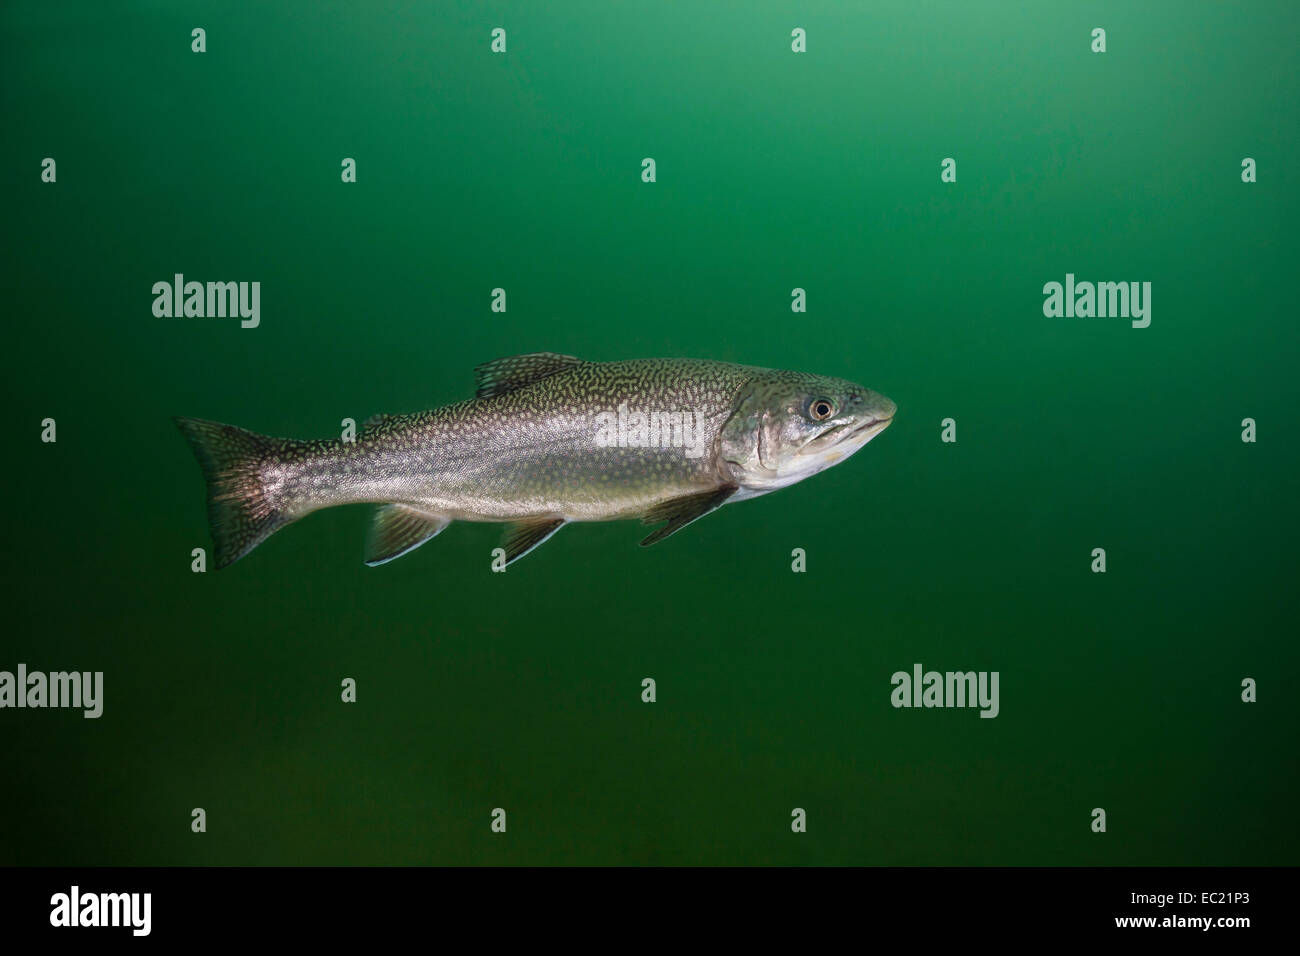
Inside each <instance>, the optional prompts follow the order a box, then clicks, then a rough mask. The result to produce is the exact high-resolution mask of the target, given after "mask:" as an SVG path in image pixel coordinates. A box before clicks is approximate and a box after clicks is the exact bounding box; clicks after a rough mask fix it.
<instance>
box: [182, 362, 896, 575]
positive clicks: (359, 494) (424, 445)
mask: <svg viewBox="0 0 1300 956" xmlns="http://www.w3.org/2000/svg"><path fill="white" fill-rule="evenodd" d="M475 371H476V373H477V375H478V393H477V394H476V395H475V397H474V398H472V399H470V400H469V401H465V402H459V403H457V404H455V405H447V406H445V407H443V408H438V409H434V410H433V411H428V412H420V413H418V414H413V415H377V416H375V417H373V418H370V419H368V420H367V421H366V422H364V423H363V425H362V427H361V430H360V431H359V432H358V433H357V435H356V437H355V440H352V441H344V440H342V439H334V440H328V441H294V440H290V439H280V438H268V437H266V436H264V435H258V434H255V433H253V432H250V431H245V430H244V429H242V428H236V427H234V426H233V425H222V424H219V423H217V422H210V421H201V420H198V419H193V418H177V419H176V422H177V424H178V425H179V426H180V428H181V431H182V432H183V433H184V434H185V437H186V438H187V439H189V442H190V445H191V446H192V447H193V449H194V453H195V455H196V456H197V457H198V460H199V464H200V466H201V467H202V469H203V476H204V478H205V479H206V480H207V485H208V518H209V522H210V524H211V528H212V537H213V540H214V542H215V546H216V547H215V555H214V557H215V562H216V566H217V567H219V568H223V567H226V566H227V565H229V564H232V563H233V562H235V561H238V560H239V559H240V558H242V557H243V556H244V555H246V554H248V552H250V551H252V550H253V548H255V547H257V545H259V544H260V543H262V542H263V541H265V540H266V539H267V537H269V536H270V535H271V534H272V533H274V532H275V531H277V530H279V529H280V528H282V527H284V526H285V525H287V524H289V523H290V522H293V521H296V520H298V519H299V518H301V517H303V516H304V515H307V514H310V513H311V512H313V511H318V510H320V509H321V508H330V507H333V506H335V505H346V504H355V503H358V502H372V503H375V504H378V505H379V510H378V512H377V514H376V515H375V519H374V523H373V525H372V526H371V532H370V536H369V541H368V543H367V546H366V555H365V561H366V563H367V564H370V565H378V564H384V563H385V562H388V561H391V560H393V559H394V558H398V557H401V556H402V555H404V554H406V553H408V552H409V551H412V550H414V549H415V548H417V547H419V546H420V545H422V544H424V543H425V542H426V541H428V540H429V539H430V538H432V537H433V536H434V535H436V534H438V533H439V532H440V531H442V530H443V529H444V528H446V527H447V525H449V524H450V523H451V522H453V521H497V522H505V523H507V528H506V534H505V541H504V543H503V545H502V547H503V548H504V549H505V561H506V563H507V564H508V563H510V562H511V561H515V560H518V559H519V558H521V557H523V556H524V555H525V554H527V553H528V552H530V551H532V550H533V549H534V548H536V547H537V546H538V545H540V544H541V543H542V542H544V541H545V540H546V539H547V538H549V537H550V536H551V535H553V534H554V533H555V532H556V531H557V530H559V529H560V527H561V526H563V525H565V524H567V523H569V522H571V521H609V520H613V519H618V518H640V519H641V521H642V522H643V523H645V524H654V523H658V522H663V524H662V526H661V527H659V528H658V529H656V530H655V531H653V532H652V533H651V534H650V535H648V536H647V537H646V538H645V539H644V540H643V541H642V542H641V544H642V545H651V544H654V543H655V542H657V541H662V540H663V539H664V538H666V537H668V536H669V535H670V534H673V533H674V532H676V531H678V530H680V529H681V528H683V527H685V526H686V525H688V524H690V523H691V522H692V521H695V520H696V519H697V518H701V517H703V516H704V515H706V514H708V513H709V512H711V511H713V510H715V509H716V508H719V507H721V506H722V505H723V504H726V503H728V502H732V501H743V500H744V499H746V498H754V497H757V496H758V495H763V494H767V493H768V492H770V491H775V490H776V489H778V488H784V487H785V486H787V485H792V484H794V483H795V482H797V481H802V480H803V479H805V478H807V477H809V476H810V475H815V474H816V473H817V472H819V471H821V470H823V469H824V468H828V467H830V466H831V465H834V464H837V463H838V462H841V461H843V460H844V459H846V458H848V457H849V456H850V455H852V454H853V453H854V452H856V451H857V450H858V449H860V448H861V447H862V446H863V445H865V444H866V443H867V442H869V441H870V440H871V439H872V438H874V437H875V436H876V435H878V434H880V432H881V431H883V430H884V429H885V428H886V427H888V425H889V423H890V422H891V421H892V420H893V417H894V412H895V409H896V407H895V405H894V403H893V402H892V401H890V400H889V399H888V398H885V397H884V396H883V395H879V394H877V393H876V392H873V391H871V390H870V389H868V388H863V387H862V386H861V385H855V384H853V383H852V382H847V381H844V380H843V379H838V378H826V377H824V376H820V375H806V374H803V373H801V372H782V371H775V370H772V369H763V368H750V367H748V366H743V365H730V364H728V363H725V362H707V361H697V360H694V359H648V360H640V361H629V362H584V361H582V360H581V359H577V358H574V357H572V356H569V355H556V354H554V353H552V352H537V353H533V354H530V355H516V356H513V357H511V358H504V359H500V360H498V361H495V362H489V363H487V364H486V365H481V366H479V367H478V368H477V369H475Z"/></svg>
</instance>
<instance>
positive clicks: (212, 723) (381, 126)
mask: <svg viewBox="0 0 1300 956" xmlns="http://www.w3.org/2000/svg"><path fill="white" fill-rule="evenodd" d="M196 26H202V27H204V28H205V29H206V31H207V44H208V52H206V53H204V54H202V55H198V54H194V53H192V52H191V51H190V30H191V28H193V27H196ZM496 26H503V27H505V28H506V29H507V30H508V53H507V54H505V55H503V56H498V55H493V54H492V53H491V52H490V51H489V39H490V37H489V33H490V30H491V29H492V28H493V27H496ZM1095 26H1103V27H1105V28H1106V30H1107V32H1108V52H1106V53H1105V54H1104V55H1098V54H1093V53H1091V52H1090V50H1089V45H1090V37H1089V34H1090V31H1091V29H1092V28H1093V27H1095ZM0 27H2V30H0V44H2V46H0V76H2V77H3V84H2V85H0V102H3V119H4V130H5V135H4V145H3V147H2V148H0V159H2V160H3V164H2V166H0V175H2V176H3V181H4V186H5V190H4V196H5V203H4V205H5V215H4V222H5V229H4V242H5V247H4V263H5V265H4V269H3V276H4V293H5V295H4V301H5V312H6V321H5V329H6V346H7V347H6V354H7V359H8V363H7V364H8V368H7V369H6V374H5V376H4V400H5V411H6V417H7V420H8V421H9V423H10V435H9V441H8V443H7V446H8V450H7V452H6V467H5V475H6V478H5V489H6V497H7V499H8V504H9V507H8V508H7V509H6V510H7V515H6V527H7V547H6V548H5V549H4V558H3V561H4V566H3V570H4V581H5V590H6V592H7V594H6V611H7V613H6V615H5V624H4V636H3V638H0V669H9V670H12V669H13V668H14V667H15V666H16V665H17V664H18V663H19V662H23V663H26V664H27V665H28V667H29V668H31V669H34V670H47V671H50V670H62V669H79V670H102V671H103V672H104V673H105V712H104V716H103V717H102V718H100V719H99V720H85V719H82V718H81V716H80V715H79V714H78V713H76V712H68V711H28V710H23V711H14V710H6V711H3V712H0V759H2V760H3V765H4V767H5V771H4V774H3V786H0V820H2V821H3V823H4V830H5V836H4V839H3V840H0V863H19V864H35V863H50V864H135V863H150V864H157V863H200V864H237V863H253V864H287V863H364V864H372V863H397V864H413V863H503V864H538V863H558V864H573V863H615V864H630V863H687V864H714V863H786V864H788V863H817V864H912V863H915V864H1109V863H1118V864H1178V863H1190V864H1199V863H1217V864H1239V863H1268V864H1280V863H1288V864H1294V863H1296V862H1298V854H1297V847H1298V841H1297V825H1296V814H1295V807H1296V803H1297V796H1300V792H1298V791H1300V788H1298V786H1297V783H1298V774H1297V754H1296V739H1297V737H1296V732H1297V729H1298V727H1297V710H1296V703H1295V701H1296V693H1297V689H1298V688H1297V680H1296V675H1297V664H1298V663H1300V662H1298V660H1297V652H1296V642H1295V638H1296V630H1297V629H1296V617H1297V603H1298V602H1297V590H1296V582H1297V571H1298V570H1300V568H1298V566H1297V565H1298V561H1297V557H1296V544H1295V541H1296V530H1297V527H1298V526H1300V521H1298V519H1300V505H1297V501H1296V494H1295V491H1296V481H1295V474H1296V466H1297V457H1298V456H1297V447H1298V445H1297V424H1296V416H1295V394H1296V367H1297V362H1296V359H1297V353H1298V351H1300V350H1298V349H1297V345H1298V342H1297V332H1296V322H1297V315H1296V305H1295V301H1296V300H1295V278H1294V277H1295V263H1296V259H1297V239H1296V228H1295V224H1296V221H1297V202H1296V200H1297V195H1300V193H1298V191H1297V173H1296V166H1295V157H1296V156H1297V155H1300V137H1298V136H1297V127H1296V122H1295V120H1296V113H1295V106H1296V102H1297V85H1298V84H1297V75H1296V67H1297V50H1296V44H1295V36H1296V34H1297V28H1298V27H1300V8H1298V7H1297V6H1296V5H1295V4H1294V3H1291V2H1252V3H1248V4H1245V5H1229V4H1219V3H1208V2H1193V3H1186V2H1179V3H1173V2H1159V3H1155V2H1152V3H1144V4H1136V5H1135V4H1127V3H1095V4H1089V5H1086V6H1084V5H1077V4H1076V5H1054V4H1034V3H1013V2H1002V3H991V2H990V3H980V4H970V3H956V2H952V3H918V2H914V0H909V2H901V0H900V2H885V3H872V4H865V3H864V4H847V3H806V4H799V5H796V6H793V7H792V6H790V5H787V4H779V3H770V2H765V3H754V2H746V3H739V2H737V3H608V2H586V3H575V2H564V3H558V2H556V3H546V4H536V3H531V4H530V3H488V4H456V5H452V4H445V3H443V4H432V3H405V4H396V3H378V2H376V3H367V4H364V5H362V4H341V3H326V4H284V3H256V4H254V3H237V4H232V5H222V6H211V5H207V4H197V3H170V2H169V3H161V2H157V3H132V4H126V5H122V6H121V7H120V8H116V7H112V6H108V5H103V4H92V3H76V4H74V3H67V4H43V3H35V2H20V3H11V4H6V5H5V7H4V8H3V11H0ZM794 27H803V28H804V29H806V30H807V34H808V52H807V53H806V54H803V55H796V54H793V53H792V52H791V51H790V31H791V30H792V29H793V28H794ZM46 156H50V157H54V158H55V159H56V160H57V163H58V182H57V183H56V184H53V185H50V184H44V183H42V182H40V177H39V171H40V162H41V160H42V158H44V157H46ZM647 156H650V157H654V158H655V159H656V161H657V164H658V182H657V183H655V184H652V185H648V184H644V183H642V182H641V179H640V170H641V160H642V158H644V157H647ZM949 156H951V157H954V158H956V160H957V163H958V181H957V183H956V184H943V183H941V182H940V180H939V172H940V160H941V159H943V158H944V157H949ZM1245 156H1251V157H1254V158H1255V159H1256V160H1257V161H1258V164H1259V182H1258V183H1256V184H1253V185H1248V184H1243V183H1242V182H1241V180H1240V163H1241V160H1242V158H1243V157H1245ZM343 157H354V158H355V159H356V160H357V163H358V182H357V183H355V184H351V185H345V184H343V183H341V182H340V176H339V172H340V161H341V159H342V158H343ZM176 272H183V273H184V274H185V275H186V276H187V277H188V278H192V279H197V280H200V281H207V280H258V281H260V282H261V283H262V324H261V327H260V328H258V329H255V330H241V329H240V328H239V327H238V323H237V322H235V321H233V320H219V319H157V318H154V316H153V315H152V312H151V305H152V295H151V292H150V290H151V286H152V284H153V283H154V282H156V281H159V280H169V279H170V278H171V276H172V275H173V274H174V273H176ZM1066 272H1073V273H1075V274H1076V275H1077V276H1078V277H1079V278H1080V279H1091V280H1146V281H1150V282H1152V283H1153V296H1152V306H1153V310H1152V323H1151V326H1150V328H1148V329H1145V330H1138V329H1133V328H1130V327H1129V325H1128V323H1127V322H1124V321H1122V320H1097V319H1093V320H1087V319H1074V320H1066V319H1047V318H1044V316H1043V314H1042V293H1041V289H1042V286H1043V283H1045V282H1048V281H1051V280H1057V281H1061V280H1063V279H1064V276H1065V273H1066ZM498 286H500V287H504V288H505V289H506V290H507V293H508V297H509V298H508V303H509V310H508V312H506V313H505V314H494V313H492V312H491V311H490V310H489V295H490V291H491V290H492V289H493V288H495V287H498ZM795 287H801V288H805V289H806V290H807V292H808V312H807V313H806V314H803V315H799V314H793V313H792V312H791V310H790V293H791V290H792V289H793V288H795ZM543 349H545V350H554V351H559V352H566V353H571V354H575V355H579V356H582V357H584V358H588V359H593V360H612V359H621V358H636V357H653V356H693V357H702V358H713V359H719V360H729V361H735V362H742V363H747V364H754V365H767V366H773V367H783V368H795V369H800V370H804V371H811V372H819V373H824V374H830V375H839V376H844V377H847V378H851V379H854V380H857V381H861V382H864V383H866V384H867V385H869V386H871V387H873V388H875V389H878V390H879V391H882V392H884V393H885V394H887V395H889V396H891V397H892V398H894V399H895V400H896V401H897V402H898V405H899V408H900V412H899V415H898V418H897V420H896V422H895V424H894V425H893V427H891V428H890V429H889V430H888V431H886V432H885V433H884V434H883V435H881V436H880V437H879V438H878V439H876V440H875V441H874V442H873V443H872V444H871V445H869V446H868V447H867V448H866V449H865V450H864V451H863V452H861V453H860V454H859V455H858V456H857V457H855V458H854V459H853V460H851V461H850V462H848V463H846V464H844V465H842V466H840V467H837V468H834V469H832V470H830V471H828V472H826V473H824V474H822V475H820V476H818V477H816V478H815V479H813V480H810V481H808V482H806V483H804V484H800V485H798V486H796V487H794V488H791V489H788V490H785V491H782V492H780V493H779V494H776V495H771V496H768V497H766V498H763V499H760V500H757V501H751V502H746V503H743V504H739V505H736V506H734V507H728V508H724V509H723V510H722V511H720V512H719V513H717V514H715V515H713V516H711V517H709V518H708V519H707V520H705V521H702V522H701V523H699V524H698V525H695V526H694V527H692V528H690V529H688V530H687V531H685V532H683V533H681V534H680V535H678V536H675V537H673V538H672V539H670V540H669V541H667V542H665V543H663V544H661V545H658V546H656V547H654V548H651V549H640V548H638V547H637V546H636V542H637V540H638V539H639V537H640V536H641V534H642V533H643V531H642V530H641V529H640V528H638V527H636V526H635V525H631V524H627V523H610V524H602V525H584V526H575V527H570V528H566V529H564V531H562V532H561V533H560V534H558V535H557V536H556V537H555V538H553V539H552V540H551V541H550V542H549V543H547V544H546V545H545V546H544V547H543V548H542V549H540V550H539V551H537V552H536V553H534V554H533V555H531V556H530V557H528V558H527V559H526V560H525V561H523V562H521V563H519V564H518V565H515V566H512V567H511V568H510V570H509V572H508V573H506V574H493V573H491V572H490V570H489V552H490V550H491V549H492V548H493V547H495V546H496V545H497V543H498V536H499V529H497V528H496V527H494V526H489V525H464V524H460V525H455V526H453V527H452V528H451V529H449V530H448V531H447V532H445V533H444V534H443V535H442V536H441V537H440V538H439V539H438V540H437V541H436V542H433V543H432V544H430V545H429V546H427V547H425V548H423V549H421V550H419V551H418V552H415V553H414V554H412V555H410V556H409V557H406V558H404V559H402V560H401V561H398V562H396V563H394V564H391V565H388V566H386V567H383V568H381V569H377V570H376V569H369V568H366V567H364V566H363V565H362V563H361V560H360V558H361V547H362V542H363V540H364V535H365V528H366V525H367V522H368V518H369V509H367V508H362V507H356V508H347V509H340V510H336V511H332V512H326V513H323V514H320V515H314V516H312V517H311V518H309V519H307V520H305V521H303V522H302V523H301V524H299V525H296V526H294V527H292V528H290V529H288V530H287V531H284V532H282V533H280V534H278V535H276V536H275V537H274V538H272V539H271V540H270V541H269V542H268V543H267V544H265V545H264V546H262V547H261V548H260V549H259V550H258V551H257V552H255V553H254V554H253V555H252V556H251V557H250V558H248V559H246V560H244V561H243V562H241V563H239V564H238V565H236V566H234V567H233V568H231V569H229V570H227V571H223V572H220V573H208V574H202V575H200V574H193V573H191V571H190V557H189V556H190V549H191V548H194V547H198V546H204V547H206V546H208V545H209V539H208V536H207V529H206V522H205V516H204V507H203V491H202V486H201V481H200V477H199V473H198V469H197V467H196V466H195V463H194V461H193V459H192V457H191V455H190V452H189V451H188V449H187V448H186V446H185V443H184V441H183V440H182V439H181V437H180V435H179V434H177V433H176V431H175V429H174V427H173V425H172V424H171V421H170V416H172V415H177V414H183V415H192V416H198V417H205V418H215V419H218V420H221V421H229V422H233V423H236V424H240V425H243V426H246V427H249V428H253V429H255V430H258V431H263V432H267V433H271V434H276V435H290V436H297V437H313V436H328V435H334V434H337V432H338V427H339V422H340V420H341V419H342V418H344V417H353V418H355V419H357V420H358V421H359V420H361V419H363V418H365V417H366V416H368V415H370V414H372V413H375V412H405V411H415V410H419V409H423V408H429V407H434V406H437V405H440V404H445V403H447V402H451V401H456V400H460V399H462V398H464V397H466V396H467V395H468V394H470V392H471V389H472V372H471V370H472V368H473V367H474V366H475V365H477V364H479V363H481V362H483V361H486V360H489V359H492V358H496V357H499V356H503V355H510V354H515V353H520V352H527V351H534V350H543ZM47 416H50V417H53V418H55V419H56V420H57V422H58V442H57V444H53V445H47V444H42V443H41V442H40V441H39V422H40V421H41V419H43V418H45V417H47ZM949 416H951V417H953V418H955V419H956V421H957V423H958V426H957V427H958V439H959V440H958V442H957V443H956V444H944V443H941V442H940V440H939V433H940V428H939V423H940V421H941V420H942V419H944V418H946V417H949ZM1248 416H1249V417H1252V418H1255V419H1256V420H1257V421H1258V428H1259V441H1258V442H1257V443H1255V444H1244V443H1243V442H1242V441H1241V440H1240V422H1241V420H1242V419H1243V418H1245V417H1248ZM796 547H799V548H804V549H806V551H807V554H808V571H807V573H806V574H802V575H799V574H793V573H791V570H790V553H791V550H792V549H793V548H796ZM1094 547H1104V548H1106V550H1107V554H1108V571H1107V573H1106V574H1104V575H1098V574H1092V573H1090V571H1089V564H1090V561H1091V557H1090V554H1091V551H1092V549H1093V548H1094ZM916 662H921V663H922V664H924V665H925V666H926V667H927V668H937V669H940V670H965V669H974V670H996V671H999V672H1000V674H1001V714H1000V716H999V717H997V719H995V720H982V719H979V718H978V717H977V714H976V712H975V711H973V710H919V711H918V710H896V709H894V708H892V707H891V706H890V703H889V692H890V690H891V687H890V683H889V678H890V675H891V674H892V673H893V672H894V671H896V670H910V669H911V667H912V665H913V664H914V663H916ZM344 677H353V678H355V679H356V680H357V682H358V688H359V690H358V698H359V699H358V702H357V703H356V704H353V705H345V704H343V703H341V702H340V700H339V682H340V681H341V680H342V678H344ZM644 677H653V678H655V680H656V681H657V682H658V702H657V703H655V704H653V705H650V704H645V703H642V702H641V699H640V689H641V680H642V678H644ZM1245 677H1252V678H1255V679H1256V680H1257V681H1258V682H1259V701H1258V703H1255V704H1253V705H1247V704H1243V703H1242V702H1241V701H1240V699H1239V695H1240V682H1241V680H1242V679H1243V678H1245ZM194 807H203V808H204V809H205V810H206V811H207V814H208V831H207V833H205V834H201V835H199V834H194V833H192V832H191V831H190V826H189V824H190V811H191V808H194ZM495 807H503V808H505V809H506V810H507V812H508V814H509V817H508V820H509V829H508V832H507V833H506V834H504V835H495V834H493V833H491V832H490V829H489V814H490V812H491V810H492V809H493V808H495ZM795 807H802V808H804V809H806V811H807V813H808V832H807V833H805V834H800V835H797V834H794V833H792V832H791V829H790V814H791V810H792V808H795ZM1094 807H1104V808H1105V809H1106V811H1107V813H1108V832H1107V833H1105V834H1104V835H1099V834H1095V833H1093V832H1091V830H1090V822H1091V816H1090V814H1091V811H1092V809H1093V808H1094Z"/></svg>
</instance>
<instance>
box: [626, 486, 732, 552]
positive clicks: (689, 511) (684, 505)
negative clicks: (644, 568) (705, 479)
mask: <svg viewBox="0 0 1300 956" xmlns="http://www.w3.org/2000/svg"><path fill="white" fill-rule="evenodd" d="M737 490H738V489H737V486H736V485H722V486H720V487H718V488H711V489H710V490H708V491H701V492H699V493H698V494H694V495H683V496H682V497H680V498H672V499H670V500H668V501H665V502H663V503H662V504H658V505H655V506H654V507H653V508H651V509H650V510H649V511H647V512H646V513H645V514H644V515H642V516H641V523H642V524H654V523H655V522H656V521H664V520H667V522H668V523H667V524H665V525H664V526H663V527H662V528H656V529H655V530H654V531H652V532H650V533H649V534H648V535H646V536H645V537H644V538H643V539H642V540H641V547H643V548H648V547H650V545H652V544H655V543H657V542H659V541H662V540H663V539H664V538H666V537H668V536H669V535H670V534H674V533H676V532H678V531H680V530H681V529H682V528H685V527H686V526H687V525H688V524H690V523H691V522H692V521H695V520H697V519H699V518H703V517H704V516H705V515H706V514H708V513H709V512H710V511H716V510H717V509H718V508H720V507H722V505H723V504H724V503H725V502H726V500H727V499H728V498H730V497H731V496H732V495H734V494H735V493H736V491H737Z"/></svg>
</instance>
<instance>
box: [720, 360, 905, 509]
mask: <svg viewBox="0 0 1300 956" xmlns="http://www.w3.org/2000/svg"><path fill="white" fill-rule="evenodd" d="M897 410H898V406H896V405H895V404H894V403H893V402H892V401H891V400H890V399H888V398H886V397H885V396H884V395H881V394H880V393H879V392H874V391H872V390H871V389H869V388H866V387H864V386H862V385H858V384H856V383H854V382H850V381H847V380H845V379H842V378H828V377H826V376H823V375H806V374H803V373H800V372H780V371H774V370H762V371H760V372H758V373H757V374H756V375H755V376H754V377H753V378H752V379H751V380H750V381H749V382H748V383H747V385H746V387H745V388H744V389H743V390H742V392H741V397H740V400H739V402H738V403H737V406H736V410H735V411H734V412H733V413H732V415H731V417H730V418H729V419H728V420H727V423H726V425H724V426H723V429H722V434H721V439H720V448H719V450H720V453H721V454H720V458H721V461H720V467H721V468H722V469H723V471H724V472H728V473H729V475H730V477H731V478H732V480H734V481H735V482H736V483H737V484H738V485H740V487H741V488H743V489H745V490H747V491H750V492H752V493H756V494H761V493H763V492H766V491H775V490H776V489H777V488H784V487H786V486H787V485H792V484H794V483H795V482H797V481H802V480H803V479H805V478H807V477H809V476H811V475H815V474H817V472H819V471H823V470H824V469H826V468H829V467H831V466H832V465H837V464H839V463H840V462H842V461H844V460H846V459H847V458H848V457H849V456H850V455H852V454H853V453H854V452H856V451H857V450H858V449H860V448H862V446H863V445H865V444H866V443H867V442H869V441H871V439H873V438H875V437H876V436H877V435H879V434H880V433H881V432H882V431H884V430H885V429H886V428H888V427H889V424H890V422H892V421H893V419H894V413H895V412H896V411H897Z"/></svg>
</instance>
